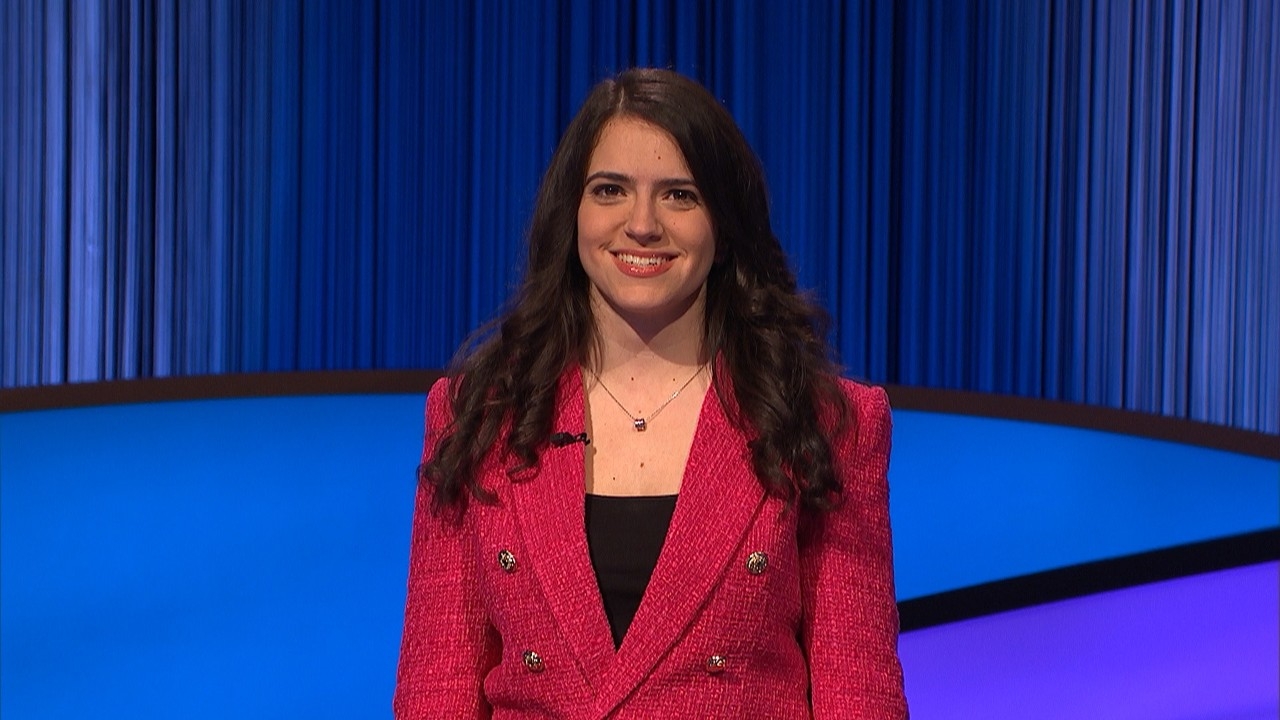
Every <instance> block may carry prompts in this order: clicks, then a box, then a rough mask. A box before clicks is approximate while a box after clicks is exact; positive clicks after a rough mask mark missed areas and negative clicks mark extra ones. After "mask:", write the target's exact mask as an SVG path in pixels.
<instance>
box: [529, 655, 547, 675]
mask: <svg viewBox="0 0 1280 720" xmlns="http://www.w3.org/2000/svg"><path fill="white" fill-rule="evenodd" d="M524 666H525V667H527V668H529V672H536V673H540V672H542V671H543V670H545V669H546V666H545V665H543V664H542V656H541V655H539V654H538V653H536V652H534V651H532V650H525V651H524Z"/></svg>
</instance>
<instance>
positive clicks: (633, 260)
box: [613, 252, 671, 267]
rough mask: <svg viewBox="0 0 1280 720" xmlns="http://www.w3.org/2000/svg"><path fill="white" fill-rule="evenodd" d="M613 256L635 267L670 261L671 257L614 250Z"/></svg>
mask: <svg viewBox="0 0 1280 720" xmlns="http://www.w3.org/2000/svg"><path fill="white" fill-rule="evenodd" d="M613 256H614V257H616V258H618V259H619V260H621V261H622V262H624V263H626V264H628V265H633V266H635V267H657V266H658V265H661V264H663V263H667V262H671V258H669V257H665V256H662V255H632V254H631V253H625V252H615V253H613Z"/></svg>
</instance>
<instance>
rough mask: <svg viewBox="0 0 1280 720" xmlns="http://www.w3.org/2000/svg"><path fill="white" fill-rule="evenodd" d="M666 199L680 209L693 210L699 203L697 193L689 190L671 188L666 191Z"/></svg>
mask: <svg viewBox="0 0 1280 720" xmlns="http://www.w3.org/2000/svg"><path fill="white" fill-rule="evenodd" d="M667 198H668V199H669V200H670V201H671V202H672V204H674V205H675V206H676V207H680V208H694V207H697V206H698V204H699V203H700V202H701V200H700V199H699V198H698V193H697V192H695V191H693V190H692V189H690V188H672V189H670V190H668V191H667Z"/></svg>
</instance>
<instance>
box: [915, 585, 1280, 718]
mask: <svg viewBox="0 0 1280 720" xmlns="http://www.w3.org/2000/svg"><path fill="white" fill-rule="evenodd" d="M1278 573H1280V564H1277V563H1274V562H1270V563H1264V564H1260V565H1252V566H1247V567H1240V568H1233V569H1230V570H1221V571H1218V572H1213V573H1206V574H1203V575H1193V576H1190V577H1183V578H1177V579H1175V580H1167V581H1165V582H1160V583H1152V584H1150V585H1140V586H1137V587H1131V588H1124V589H1122V590H1115V591H1111V592H1104V593H1099V594H1097V595H1089V596H1086V597H1080V598H1073V599H1071V600H1063V601H1061V602H1055V603H1049V604H1046V605H1039V606H1035V607H1029V608H1023V609H1020V610H1014V611H1012V612H1007V613H1000V614H998V615H991V616H987V617H980V618H975V619H972V620H966V621H962V622H957V623H951V624H948V625H942V626H938V627H931V628H925V629H923V630H916V631H914V632H909V633H906V634H904V635H903V636H902V640H901V642H900V644H899V646H900V651H901V653H902V664H903V667H904V669H905V672H906V681H907V697H908V698H910V700H911V711H912V713H911V714H912V717H915V718H926V719H927V720H976V719H977V718H981V720H1027V719H1028V718H1035V720H1105V719H1109V718H1115V719H1117V720H1118V719H1120V718H1126V719H1132V720H1138V719H1142V720H1228V719H1229V720H1274V719H1275V718H1276V717H1280V680H1277V678H1280V613H1278V612H1277V610H1278V608H1280V574H1278Z"/></svg>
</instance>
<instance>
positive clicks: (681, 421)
mask: <svg viewBox="0 0 1280 720" xmlns="http://www.w3.org/2000/svg"><path fill="white" fill-rule="evenodd" d="M819 317H820V315H819V313H818V311H817V310H816V309H815V308H814V307H813V306H812V305H810V304H809V303H808V302H807V301H806V300H805V299H803V298H802V297H801V296H800V295H799V294H798V293H797V291H796V285H795V280H794V278H793V276H792V274H791V272H790V270H789V269H788V266H787V260H786V257H785V256H784V255H783V252H782V249H781V246H780V245H779V243H778V241H777V239H776V238H775V237H774V235H773V232H772V230H771V227H770V223H769V214H768V203H767V199H766V195H765V187H764V181H763V174H762V172H761V169H760V166H759V162H758V161H757V159H756V158H755V156H754V154H753V153H752V152H751V150H750V148H749V147H748V146H747V144H746V141H745V140H744V138H743V137H742V134H741V132H740V131H739V130H738V128H737V126H736V125H735V124H734V122H733V119H732V118H731V117H730V116H729V114H728V113H727V112H726V111H725V110H724V108H723V107H721V105H720V104H719V103H718V102H717V101H716V100H715V99H714V98H713V97H712V96H711V95H710V94H709V93H708V92H707V91H706V90H705V89H703V88H702V87H701V86H699V85H698V84H696V83H695V82H693V81H691V80H689V79H687V78H684V77H682V76H680V75H678V74H676V73H673V72H669V71H664V70H631V71H627V72H624V73H622V74H621V75H619V76H618V77H617V78H615V79H613V80H609V81H605V82H603V83H601V84H600V85H598V86H596V87H595V88H594V89H593V90H592V92H591V94H590V96H589V97H588V98H587V100H586V102H585V104H584V105H583V107H582V109H581V110H580V111H579V113H578V115H577V117H575V118H574V120H573V122H572V123H571V124H570V125H569V128H568V130H567V131H566V132H565V135H564V137H563V139H562V140H561V142H560V145H559V147H558V148H557V149H556V152H555V155H554V157H553V158H552V161H551V165H550V167H549V168H548V170H547V173H546V176H545V177H544V178H543V182H542V186H541V189H540V191H539V194H538V200H537V205H536V208H535V211H534V217H533V223H532V226H531V229H530V239H529V257H528V269H527V274H526V277H525V279H524V282H523V285H522V286H521V288H520V290H519V291H518V293H517V295H516V297H515V298H514V300H513V302H512V304H511V305H510V309H509V310H508V311H507V312H506V313H505V315H503V317H502V318H501V319H500V321H499V323H498V325H497V327H496V330H495V332H493V333H492V334H491V335H490V336H489V337H488V339H486V340H484V341H483V342H481V343H480V344H479V345H478V346H477V347H475V348H474V349H473V350H471V351H470V352H469V353H466V354H465V355H463V357H462V360H461V361H460V362H459V363H458V365H457V367H456V368H455V369H454V372H452V373H451V377H450V378H449V379H448V380H442V381H440V382H439V383H437V384H436V386H435V387H433V388H432V389H431V393H430V395H429V397H428V401H427V443H426V448H425V451H424V464H423V466H422V469H421V476H422V477H421V479H422V483H421V487H420V488H419V492H418V499H417V506H416V513H415V518H414V530H413V541H412V548H411V558H410V569H409V591H408V602H407V606H406V609H405V628H404V638H403V645H402V650H401V657H400V668H399V675H398V682H397V687H396V694H395V700H394V705H395V710H396V716H397V717H399V718H475V717H490V716H492V717H494V718H533V717H538V718H548V717H549V718H592V719H594V718H646V719H652V718H757V717H758V718H800V717H809V716H811V715H812V716H814V717H819V718H828V717H831V718H861V717H866V718H901V717H905V715H906V704H905V699H904V697H903V689H902V671H901V668H900V665H899V662H898V658H897V652H896V646H897V629H898V625H897V610H896V607H895V605H894V595H893V571H892V556H891V547H890V537H889V523H888V501H887V487H886V481H885V472H886V466H887V462H888V449H889V407H888V403H887V401H886V398H885V395H884V393H883V391H881V390H879V389H873V388H868V387H865V386H861V385H857V384H854V383H852V382H848V381H844V380H840V379H839V378H838V376H837V373H836V369H835V367H834V366H833V365H832V363H831V362H830V361H829V359H828V348H827V346H826V344H825V343H824V340H823V336H822V334H821V331H820V323H819ZM641 598H643V600H641Z"/></svg>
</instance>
